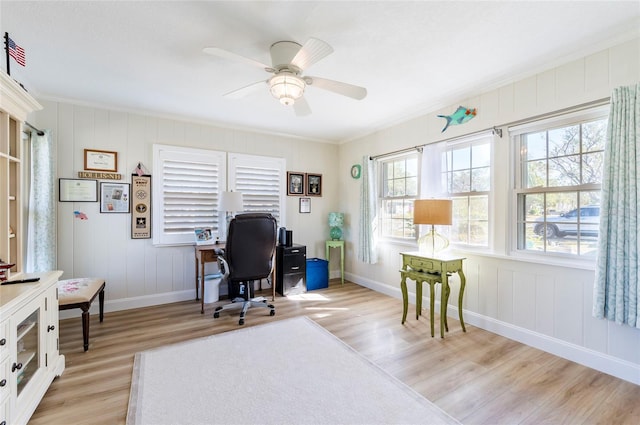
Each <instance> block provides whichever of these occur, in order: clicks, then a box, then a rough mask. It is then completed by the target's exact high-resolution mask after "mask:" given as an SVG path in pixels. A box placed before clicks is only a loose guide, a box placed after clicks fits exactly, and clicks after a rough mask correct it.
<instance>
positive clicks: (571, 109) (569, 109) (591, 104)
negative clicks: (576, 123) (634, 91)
mask: <svg viewBox="0 0 640 425" xmlns="http://www.w3.org/2000/svg"><path fill="white" fill-rule="evenodd" d="M610 102H611V96H607V97H603V98H602V99H597V100H592V101H591V102H586V103H581V104H579V105H576V106H570V107H567V108H563V109H558V110H555V111H552V112H547V113H546V114H540V115H536V116H533V117H529V118H525V119H521V120H517V121H512V122H508V123H506V124H502V125H500V127H514V126H516V125H521V124H528V123H530V122H534V121H539V120H543V119H545V118H553V117H556V116H558V115H562V114H566V113H568V112H579V111H582V110H583V109H589V108H593V107H595V106H604V105H606V104H607V103H610Z"/></svg>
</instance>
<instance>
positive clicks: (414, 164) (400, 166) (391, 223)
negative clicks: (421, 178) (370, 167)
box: [378, 153, 418, 240]
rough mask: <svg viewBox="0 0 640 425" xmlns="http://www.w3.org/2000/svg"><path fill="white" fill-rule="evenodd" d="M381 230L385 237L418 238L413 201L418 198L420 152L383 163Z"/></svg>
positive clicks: (380, 175) (381, 234) (380, 166)
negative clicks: (414, 221) (414, 222)
mask: <svg viewBox="0 0 640 425" xmlns="http://www.w3.org/2000/svg"><path fill="white" fill-rule="evenodd" d="M378 169H379V170H380V171H379V178H380V180H379V181H380V185H379V187H380V200H379V206H380V209H379V214H378V217H379V226H378V227H379V229H380V236H381V237H383V238H396V239H411V240H414V239H415V238H416V229H415V227H414V225H413V202H414V201H415V199H416V198H417V197H418V154H417V153H411V154H407V155H402V156H396V157H393V158H389V159H386V160H380V162H379V167H378Z"/></svg>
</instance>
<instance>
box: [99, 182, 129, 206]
mask: <svg viewBox="0 0 640 425" xmlns="http://www.w3.org/2000/svg"><path fill="white" fill-rule="evenodd" d="M100 212H101V213H128V212H129V183H109V182H101V183H100Z"/></svg>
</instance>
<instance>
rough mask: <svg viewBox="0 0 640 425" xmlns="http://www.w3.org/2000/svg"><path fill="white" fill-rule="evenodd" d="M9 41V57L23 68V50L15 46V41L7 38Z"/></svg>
mask: <svg viewBox="0 0 640 425" xmlns="http://www.w3.org/2000/svg"><path fill="white" fill-rule="evenodd" d="M8 39H9V56H11V57H12V58H14V59H15V60H16V62H18V64H20V65H22V66H25V56H24V49H23V48H22V47H20V46H18V45H17V44H16V42H15V41H13V40H12V39H11V37H8Z"/></svg>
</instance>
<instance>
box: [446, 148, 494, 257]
mask: <svg viewBox="0 0 640 425" xmlns="http://www.w3.org/2000/svg"><path fill="white" fill-rule="evenodd" d="M491 142H492V137H491V136H482V137H474V138H466V139H464V140H460V141H457V142H456V143H453V144H450V145H448V146H447V148H446V151H445V152H444V153H443V154H442V161H443V164H442V173H443V176H442V181H443V182H445V184H446V189H447V190H446V192H447V194H448V197H449V198H451V200H452V203H453V205H452V210H453V217H452V225H451V227H450V229H449V240H450V242H451V243H455V244H462V245H475V246H483V247H486V246H488V245H489V231H490V229H489V195H490V193H491Z"/></svg>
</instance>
